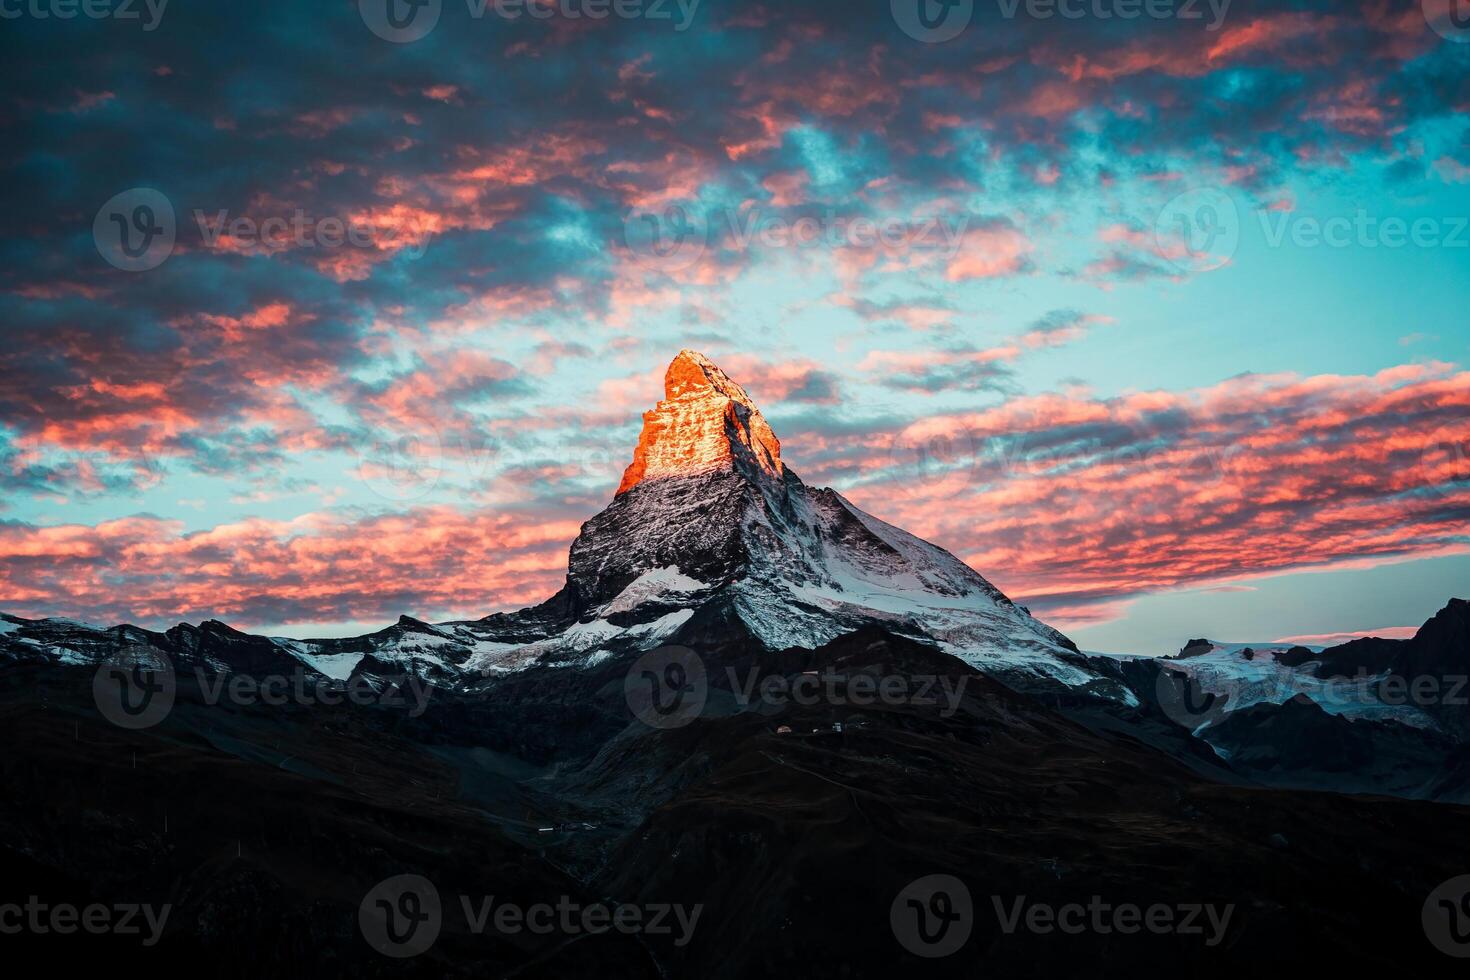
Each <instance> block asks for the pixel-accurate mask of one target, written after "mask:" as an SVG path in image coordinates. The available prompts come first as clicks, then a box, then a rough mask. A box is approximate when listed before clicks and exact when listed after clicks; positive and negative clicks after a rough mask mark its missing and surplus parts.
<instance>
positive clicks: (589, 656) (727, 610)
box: [0, 350, 1131, 701]
mask: <svg viewBox="0 0 1470 980" xmlns="http://www.w3.org/2000/svg"><path fill="white" fill-rule="evenodd" d="M664 388H665V397H664V399H663V400H662V401H660V402H659V403H658V405H657V406H655V407H654V408H653V409H652V410H651V411H648V412H646V413H645V414H644V416H643V429H642V433H641V435H640V437H639V440H638V445H637V447H636V449H635V451H634V455H633V461H632V463H631V464H630V465H629V466H628V468H627V471H626V472H625V473H624V475H623V479H622V481H621V483H620V484H619V486H618V489H617V492H616V494H615V496H614V497H613V500H612V502H611V503H610V504H609V505H608V506H607V508H606V509H604V510H603V511H602V512H601V513H599V514H597V515H596V516H594V517H593V518H592V519H591V520H589V521H587V523H586V524H584V525H583V526H582V530H581V533H580V534H579V535H578V537H577V539H576V541H574V542H573V543H572V546H571V552H570V556H569V560H568V567H567V578H566V584H565V586H564V587H563V588H562V589H561V590H560V591H559V592H558V593H557V594H556V595H555V596H553V597H551V598H550V599H548V600H547V601H546V602H544V603H542V604H540V605H538V606H534V607H531V608H528V609H523V610H521V611H519V612H515V613H502V614H495V615H492V616H488V617H486V618H484V619H481V620H476V621H468V622H451V623H443V624H439V625H431V624H428V623H424V622H421V621H419V620H415V619H412V618H410V617H406V616H405V617H403V618H402V619H400V621H399V622H398V623H397V624H396V625H394V626H392V627H389V628H388V629H385V630H382V631H379V632H377V633H373V634H369V635H367V636H362V637H353V638H348V639H332V640H295V639H287V638H273V639H270V640H269V641H265V640H264V639H263V638H258V637H257V638H251V639H252V640H253V641H259V643H263V644H265V646H266V647H268V648H269V649H271V650H273V651H277V652H279V653H280V654H284V655H287V656H289V657H291V658H294V659H295V660H297V661H299V662H301V663H303V664H305V665H306V666H308V667H309V668H311V669H312V670H316V671H320V672H322V673H325V674H328V675H331V676H347V675H348V674H350V673H351V672H352V671H354V670H358V669H359V668H360V666H361V665H362V664H363V663H364V662H366V663H367V664H368V665H370V666H373V667H374V668H377V669H381V667H382V666H383V665H393V666H395V667H398V668H402V669H408V670H411V671H413V672H414V673H418V674H421V675H423V676H427V677H431V678H433V679H435V680H436V681H439V682H441V683H445V682H453V681H454V680H455V679H460V680H463V681H465V682H469V681H472V680H474V679H477V678H479V677H483V676H494V675H497V674H503V673H506V672H511V671H517V670H520V669H523V668H525V667H529V666H532V665H544V666H577V665H586V664H589V663H595V662H597V661H600V660H602V659H606V658H607V657H610V656H615V655H618V654H621V653H626V652H628V651H634V650H646V649H651V648H653V647H655V646H658V645H660V644H666V643H697V642H708V641H710V640H718V639H719V638H720V637H721V636H722V635H729V633H730V631H741V632H742V634H743V636H744V637H749V638H753V639H755V640H757V641H758V642H759V643H760V644H761V645H763V646H764V647H765V648H767V649H770V650H773V651H774V650H782V649H787V648H791V647H804V648H808V649H810V648H815V647H817V646H820V645H821V644H823V643H826V642H828V641H830V640H832V639H834V638H836V637H838V636H840V635H842V634H844V633H848V632H851V631H853V630H855V629H858V628H861V627H863V626H869V625H880V626H883V627H884V628H886V629H888V630H890V631H892V632H894V633H897V634H900V635H907V636H911V637H914V638H917V639H922V640H929V641H931V642H934V643H935V644H937V645H938V646H940V647H941V648H942V649H944V650H946V651H947V652H950V653H952V654H954V655H955V656H957V657H959V658H961V659H963V660H965V661H966V662H968V663H970V664H972V665H974V666H976V667H977V668H980V669H982V670H985V671H987V672H990V673H993V674H996V675H999V676H1001V677H1003V678H1004V679H1006V680H1007V681H1008V682H1009V683H1011V684H1013V685H1014V686H1017V687H1021V688H1034V689H1041V690H1053V689H1060V688H1076V687H1088V688H1090V689H1093V690H1095V691H1096V692H1097V693H1101V694H1104V695H1105V696H1111V697H1115V698H1117V699H1119V700H1124V701H1127V700H1130V699H1131V696H1130V695H1129V694H1127V692H1126V691H1125V690H1124V689H1123V687H1122V685H1120V684H1118V683H1117V682H1116V681H1115V680H1112V679H1109V678H1107V677H1104V676H1102V675H1100V674H1099V673H1097V671H1096V670H1095V669H1094V668H1093V667H1091V666H1089V660H1088V658H1086V657H1084V656H1082V655H1081V654H1079V653H1078V652H1077V649H1076V647H1075V646H1074V645H1073V644H1072V642H1071V641H1070V640H1069V639H1067V637H1065V636H1063V635H1062V634H1061V633H1059V632H1058V631H1056V630H1055V629H1052V628H1051V627H1049V626H1047V625H1045V624H1044V623H1041V622H1039V621H1038V620H1036V619H1035V618H1033V617H1032V616H1031V615H1030V614H1029V613H1028V612H1027V611H1026V610H1024V609H1022V608H1021V607H1019V606H1017V605H1016V604H1015V603H1013V602H1011V601H1010V600H1009V599H1008V598H1006V596H1005V595H1003V594H1002V593H1001V592H1000V590H998V589H997V588H995V587H994V586H993V585H991V584H990V583H989V582H987V581H986V580H985V579H984V578H983V577H981V576H980V575H979V574H978V573H977V572H976V571H974V570H973V569H971V568H970V567H969V566H967V565H966V564H965V563H964V562H962V561H960V560H959V559H958V558H956V557H954V556H953V555H951V554H950V553H949V552H947V551H945V550H944V549H942V548H940V547H938V546H936V545H933V544H930V543H929V542H927V541H923V540H921V539H919V538H917V537H915V536H913V535H911V534H909V533H907V532H905V531H903V530H900V529H899V528H896V527H893V526H891V525H889V524H886V523H884V522H883V521H880V520H878V519H877V518H875V517H873V516H871V515H869V514H866V513H864V512H863V511H861V510H859V509H858V508H857V507H855V506H853V504H852V503H851V502H849V501H848V500H846V499H845V498H844V497H843V496H842V495H841V494H839V493H837V492H836V491H834V490H831V489H815V488H812V487H808V486H807V485H806V484H805V483H803V482H802V480H801V479H800V478H799V477H798V476H797V475H796V473H795V472H793V471H792V470H791V468H790V467H789V466H787V465H786V463H785V461H784V460H783V459H782V457H781V443H780V441H779V440H778V439H777V437H776V435H775V433H774V432H772V430H771V427H770V425H769V424H768V423H767V422H766V420H765V417H764V416H763V415H762V414H761V412H760V409H759V408H758V407H757V406H756V405H755V403H754V402H753V401H752V400H751V398H750V396H749V395H748V394H747V393H746V391H745V390H744V389H743V388H742V387H741V386H740V385H739V384H737V383H736V382H735V381H733V380H731V378H730V377H729V376H728V375H726V374H725V372H724V371H722V370H720V368H719V367H717V366H716V365H715V364H714V363H713V362H711V361H710V360H709V359H708V358H706V357H705V356H703V355H702V354H699V353H696V352H694V351H690V350H685V351H681V352H680V353H679V354H678V356H677V357H675V358H674V359H673V362H672V363H671V364H670V365H669V368H668V371H667V373H666V376H665V381H664ZM0 623H3V625H0V653H4V654H8V655H9V656H11V657H17V658H22V659H33V658H43V659H61V660H71V661H78V660H80V661H87V660H95V659H97V658H98V656H99V654H104V653H105V652H106V651H107V650H108V649H109V648H110V647H111V646H113V645H115V644H116V643H119V642H123V641H126V642H131V643H144V644H148V645H152V646H158V647H161V648H164V649H166V650H169V651H170V652H173V650H174V648H181V647H182V644H183V641H184V640H185V639H186V637H185V636H184V634H183V633H180V634H179V636H178V637H175V636H174V634H175V633H178V632H179V631H180V630H185V631H192V633H191V634H190V635H191V636H192V635H193V633H199V634H200V635H202V636H204V637H205V638H206V640H207V641H210V642H214V641H218V640H219V639H220V638H219V637H216V636H215V634H220V635H221V636H223V633H222V632H221V631H225V630H228V627H224V625H223V624H218V623H208V624H204V626H203V627H200V628H199V629H196V628H194V627H177V628H176V629H175V630H170V631H169V632H168V633H167V634H158V633H150V632H148V631H144V630H139V629H137V628H135V627H115V628H114V629H113V630H100V629H98V628H96V627H88V626H85V625H83V624H79V623H72V622H70V621H59V620H47V621H40V622H27V621H20V620H14V619H7V620H4V621H0ZM228 632H229V633H230V634H232V637H244V636H245V634H238V633H235V632H234V631H232V630H228ZM211 638H212V639H211ZM231 642H232V644H233V645H234V646H239V645H240V644H241V643H242V642H243V641H241V640H238V639H233V638H232V640H231ZM196 646H197V643H196ZM257 653H258V651H257ZM367 658H371V660H368V659H367Z"/></svg>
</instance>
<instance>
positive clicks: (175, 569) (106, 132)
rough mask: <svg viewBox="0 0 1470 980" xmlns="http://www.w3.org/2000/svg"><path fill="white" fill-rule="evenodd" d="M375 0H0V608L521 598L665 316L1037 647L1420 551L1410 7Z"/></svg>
mask: <svg viewBox="0 0 1470 980" xmlns="http://www.w3.org/2000/svg"><path fill="white" fill-rule="evenodd" d="M385 2H386V0H364V3H363V4H361V5H359V4H358V3H356V2H355V0H331V2H325V0H324V2H311V3H306V2H302V3H284V2H274V3H265V4H255V3H248V4H246V3H215V2H210V3H204V2H197V0H195V2H190V0H172V2H171V3H168V4H167V5H166V7H165V8H164V9H163V11H162V14H161V16H160V17H158V19H157V20H156V22H148V21H147V17H148V14H147V13H146V11H147V10H148V9H149V8H147V7H144V6H143V5H142V4H139V5H138V7H139V9H141V10H144V11H145V13H144V17H143V20H142V21H138V20H123V19H119V18H116V17H113V18H107V19H89V18H86V17H77V18H73V19H65V20H63V19H59V18H56V17H47V18H38V17H35V16H32V15H29V14H28V15H25V16H21V17H19V18H17V19H12V18H9V17H7V18H6V19H4V20H0V40H3V42H4V48H5V52H6V53H5V57H6V59H7V61H9V62H10V64H11V66H12V67H11V71H10V75H11V77H12V78H13V79H14V81H13V83H12V84H11V85H10V86H9V87H8V88H7V90H6V91H4V92H3V93H0V132H3V140H0V168H3V170H4V182H5V186H6V188H7V194H6V199H7V206H6V207H5V208H4V209H3V211H0V229H3V235H0V249H3V261H0V331H3V336H4V344H3V347H0V483H3V494H0V611H5V612H8V613H12V614H16V615H23V616H41V615H61V616H70V617H74V618H78V619H82V620H85V621H88V622H94V623H100V624H104V625H109V624H112V623H117V622H133V623H137V624H140V625H144V626H150V627H162V626H169V625H172V624H173V623H175V622H178V621H180V620H189V621H198V620H201V619H206V618H219V619H223V620H226V621H228V622H230V623H231V624H232V625H235V626H237V627H240V628H244V629H251V630H254V631H265V632H270V633H284V634H289V635H295V636H309V635H322V634H336V633H344V632H361V631H363V630H365V629H370V628H378V627H380V626H382V625H385V624H387V623H389V622H392V621H393V620H394V619H396V618H397V616H398V615H399V614H400V613H409V614H411V615H415V616H418V617H420V618H425V619H431V620H439V619H447V618H464V617H479V616H482V615H485V614H487V613H490V612H494V611H497V610H501V609H508V608H516V607H519V606H521V605H525V604H529V603H532V602H535V601H539V600H540V599H543V598H545V597H546V596H548V595H549V594H551V593H552V592H553V591H555V590H556V589H557V588H558V587H559V586H560V584H561V580H562V578H563V575H564V572H565V561H566V550H567V546H568V545H569V543H570V542H571V540H572V539H573V538H574V537H575V536H576V534H577V530H578V527H579V525H580V523H581V522H582V521H583V520H585V519H586V518H588V517H590V516H591V515H592V514H593V513H595V512H596V511H598V510H600V509H601V508H602V507H603V506H605V504H606V503H607V501H608V500H609V499H610V498H611V496H612V492H613V490H614V488H615V487H616V486H617V484H618V479H619V477H620V475H621V473H622V470H623V468H624V467H625V466H626V465H627V464H628V462H629V461H630V460H631V458H632V451H633V446H634V443H635V441H636V438H637V432H638V424H639V416H640V413H641V412H642V411H644V410H645V409H647V408H650V407H651V406H652V405H653V403H654V402H655V401H656V400H657V399H658V398H659V397H660V395H661V391H662V386H661V379H662V375H663V371H664V368H665V367H666V366H667V364H668V362H669V360H670V359H671V358H672V357H673V355H674V354H675V353H676V352H677V351H678V350H679V349H680V348H683V347H691V348H695V349H698V350H701V351H703V352H704V353H705V354H707V355H709V356H710V357H711V358H712V359H714V360H715V361H716V362H717V363H718V364H719V365H720V366H721V367H722V368H724V369H725V371H726V372H728V373H729V374H730V375H731V376H732V377H733V378H735V379H736V380H737V381H739V382H741V383H742V384H743V385H744V386H745V387H746V388H747V389H748V390H749V391H750V393H751V394H752V396H753V397H754V398H755V399H756V401H757V402H758V403H759V404H760V405H761V407H762V410H763V411H764V413H765V415H766V416H767V418H768V419H769V420H770V423H771V425H772V427H773V428H774V430H775V431H776V433H777V435H778V436H779V437H780V439H781V441H782V455H783V458H784V459H785V461H786V462H787V463H788V465H790V466H791V467H792V468H793V469H794V470H796V472H797V473H798V474H800V476H801V477H802V478H803V479H804V480H805V481H806V482H808V483H810V484H813V485H818V486H832V487H835V488H837V489H838V490H840V491H841V492H843V493H844V494H846V495H847V496H848V497H849V498H851V499H852V500H853V502H854V503H856V504H857V505H858V506H860V507H862V508H863V509H865V510H867V511H869V512H870V513H872V514H874V515H876V516H878V517H881V518H883V519H884V520H887V521H889V522H891V523H894V524H898V525H900V526H902V527H904V528H906V529H908V530H910V531H912V532H914V533H916V534H919V535H921V536H923V537H925V538H928V539H930V540H932V541H935V542H936V543H938V544H940V545H943V546H944V547H946V548H948V549H949V550H951V551H953V552H955V553H956V554H957V555H959V556H960V557H962V558H964V559H965V560H966V561H968V562H969V563H970V564H972V565H973V566H974V567H975V568H976V569H978V570H979V571H980V572H981V573H982V574H984V575H986V576H987V577H988V578H990V579H991V580H992V581H994V582H995V583H996V584H997V585H998V586H1000V587H1001V588H1002V589H1004V590H1005V591H1006V592H1007V593H1008V594H1010V595H1011V596H1012V597H1014V598H1016V599H1017V601H1020V602H1023V603H1026V604H1027V605H1029V606H1030V607H1031V609H1032V611H1033V612H1035V613H1036V614H1037V615H1038V616H1040V617H1041V618H1043V619H1045V620H1046V621H1048V622H1050V623H1052V624H1053V625H1056V626H1057V627H1058V628H1060V629H1062V630H1064V631H1065V632H1067V633H1068V634H1069V635H1070V636H1072V637H1073V638H1074V639H1075V640H1076V641H1077V642H1078V644H1079V645H1081V646H1082V647H1084V648H1086V649H1097V650H1110V651H1123V652H1140V653H1160V652H1164V651H1167V650H1173V649H1177V648H1178V647H1179V646H1180V645H1182V644H1183V643H1184V641H1185V640H1186V639H1188V638H1189V637H1192V636H1210V637H1213V638H1217V639H1222V640H1240V641H1256V640H1277V639H1283V638H1288V637H1327V635H1328V634H1353V633H1360V632H1377V633H1379V634H1380V635H1395V636H1398V635H1406V633H1405V631H1406V630H1407V629H1410V628H1412V627H1414V626H1417V625H1418V624H1419V623H1421V622H1422V621H1423V620H1425V619H1426V618H1428V617H1429V616H1430V615H1432V614H1433V613H1434V612H1435V611H1436V610H1437V609H1439V608H1440V607H1441V606H1442V605H1443V604H1444V602H1445V600H1446V599H1448V598H1449V597H1450V596H1451V595H1459V596H1465V595H1467V594H1470V530H1467V529H1470V458H1467V457H1470V370H1467V363H1470V115H1467V113H1470V43H1467V42H1470V28H1467V29H1466V30H1465V31H1464V32H1457V31H1456V29H1455V28H1454V26H1453V24H1452V23H1447V22H1445V21H1444V20H1443V19H1442V17H1440V19H1439V20H1438V21H1437V22H1436V26H1437V27H1438V28H1439V29H1438V30H1436V29H1435V28H1434V27H1432V26H1431V21H1436V18H1437V17H1439V15H1440V14H1442V13H1443V11H1442V10H1441V9H1440V8H1439V7H1437V6H1436V0H1428V2H1427V6H1421V4H1420V3H1419V2H1418V0H1413V2H1389V0H1376V2H1365V3H1361V4H1348V3H1336V2H1320V3H1310V2H1297V3H1270V4H1266V3H1250V2H1247V0H1236V2H1234V3H1230V4H1227V5H1226V7H1227V9H1226V11H1225V12H1224V15H1223V17H1222V18H1220V19H1219V20H1218V21H1217V20H1216V19H1215V15H1214V14H1213V13H1212V12H1211V11H1212V9H1217V8H1218V7H1219V4H1218V3H1217V4H1215V5H1214V7H1212V6H1211V5H1209V4H1205V3H1201V4H1199V5H1198V6H1199V9H1200V11H1201V12H1202V13H1203V17H1202V18H1187V17H1178V16H1174V17H1167V18H1150V17H1137V18H1130V19H1125V18H1121V17H1117V16H1113V17H1101V16H1099V15H1098V12H1097V11H1098V8H1097V7H1096V6H1095V5H1091V4H1089V5H1080V4H1079V5H1078V6H1077V7H1076V8H1075V9H1076V10H1080V11H1082V12H1083V15H1082V16H1080V17H1076V18H1070V17H1061V16H1054V17H1044V16H1035V11H1032V12H1030V13H1028V6H1027V5H1026V4H1025V3H1022V4H1021V5H1020V6H1019V7H1018V8H1017V7H1013V5H1012V4H1010V3H1009V2H1007V3H999V2H997V0H989V2H987V0H973V3H968V2H965V0H961V2H960V4H959V6H958V7H956V8H953V9H952V10H951V11H950V12H951V13H952V14H954V15H955V16H958V15H960V14H961V13H963V12H964V11H966V10H968V11H969V16H970V19H969V21H968V23H967V24H966V25H965V26H964V27H963V29H961V30H959V32H958V33H957V35H956V36H954V37H952V38H951V39H949V40H944V41H942V42H941V41H937V40H936V39H934V38H932V37H931V38H928V39H924V38H922V37H915V36H913V35H914V34H916V33H917V34H920V35H922V34H924V31H923V30H922V29H917V28H915V27H914V23H915V21H914V20H913V18H912V17H911V16H909V15H912V14H913V10H912V6H913V4H914V3H916V2H918V0H891V2H890V0H830V2H805V0H783V2H781V3H775V4H770V5H762V4H756V3H746V2H735V0H702V2H699V3H694V2H693V0H684V3H683V4H678V3H675V2H673V0H667V2H660V3H658V4H657V10H655V9H650V8H652V7H653V5H654V2H655V0H643V2H641V3H634V2H633V0H628V2H629V9H633V8H638V9H641V10H642V12H643V16H639V17H633V18H619V17H617V16H609V17H606V18H604V19H593V18H592V17H589V16H580V17H571V16H568V9H569V7H568V4H570V5H571V8H570V9H571V10H572V11H573V12H577V8H578V7H579V6H580V4H579V3H578V2H576V0H559V2H558V3H557V4H554V5H552V6H550V7H549V8H547V9H546V10H545V11H543V13H546V14H547V16H539V17H534V18H533V17H530V16H524V15H523V16H521V17H519V19H515V20H512V19H508V18H507V17H504V16H501V15H499V14H497V13H496V12H495V8H494V6H493V4H492V6H491V7H490V8H488V9H486V11H485V12H484V15H483V16H480V17H475V16H473V15H472V13H471V8H469V7H467V6H466V3H465V0H443V2H442V4H438V5H436V6H438V7H442V9H440V10H439V11H438V20H437V23H436V24H435V25H434V27H433V29H432V30H430V31H429V32H428V33H427V35H426V36H424V37H421V38H419V39H416V40H405V39H402V38H400V39H399V40H398V41H392V40H386V39H384V38H383V37H380V36H379V33H382V32H383V27H382V23H381V21H380V20H377V19H375V18H376V17H377V16H378V14H381V11H377V13H375V12H374V11H375V9H376V6H381V5H382V4H383V3H385ZM582 2H585V0H582ZM925 2H928V0H925ZM906 3H907V4H908V5H909V6H908V8H905V4H906ZM10 6H12V7H14V9H17V10H20V9H22V8H21V7H19V6H15V5H14V4H11V5H10ZM472 6H473V5H472ZM593 6H594V7H595V6H596V0H593ZM971 8H972V9H971ZM7 9H9V7H7ZM517 9H519V8H517ZM934 9H935V10H938V9H940V8H938V7H937V6H936V7H935V8H934ZM1012 9H1014V10H1015V11H1016V12H1015V14H1014V15H1013V16H1008V15H1007V11H1009V10H1012ZM1101 9H1103V10H1107V9H1109V7H1108V5H1107V4H1103V5H1102V8H1101ZM1426 10H1428V15H1427V16H1426ZM905 11H907V12H905ZM1437 11H1438V13H1437ZM656 13H662V14H664V15H666V16H662V17H660V16H653V15H654V14H656ZM149 23H152V26H151V28H150V27H149V26H148V25H149ZM906 27H907V28H908V29H907V30H906V29H905V28H906ZM374 28H377V32H375V30H374ZM139 188H144V189H148V191H149V192H151V193H145V192H143V191H139V190H138V189H139ZM117 195H122V196H121V197H120V198H117V200H116V201H114V200H113V199H114V198H115V196H117ZM160 200H162V201H163V202H165V204H166V206H167V207H171V208H172V210H173V212H174V215H175V217H174V220H173V222H172V223H171V224H170V223H169V222H168V221H167V215H166V214H165V213H164V211H163V209H162V208H161V207H160V206H159V202H160ZM140 204H146V205H148V206H149V207H151V208H152V211H151V212H140V211H139V210H138V208H139V206H140ZM113 215H118V216H120V219H115V218H114V217H113ZM149 215H151V218H150V217H149ZM237 219H244V220H243V221H238V220H237ZM272 219H273V220H272ZM150 221H156V222H158V223H157V225H156V228H155V230H160V229H161V230H166V231H167V232H168V235H171V236H172V238H173V245H172V248H171V250H169V249H168V247H167V237H168V236H164V237H163V238H158V239H157V240H158V241H159V242H160V244H161V246H162V248H163V252H161V253H159V252H150V253H148V254H146V255H145V256H144V257H143V258H141V259H136V260H135V259H130V258H129V257H128V256H127V255H126V254H124V253H122V252H120V249H121V248H123V247H124V246H126V245H128V244H129V243H130V242H131V243H134V244H136V242H137V240H138V239H137V238H135V237H133V236H136V235H141V231H142V230H143V228H144V226H145V225H147V227H154V226H153V225H151V224H148V222H150ZM135 222H141V223H142V224H135ZM1181 222H1183V224H1181ZM232 223H233V225H232ZM129 225H132V227H128V226H129ZM120 227H122V228H127V230H128V231H129V236H130V237H129V239H128V241H126V242H120V241H119V240H118V237H117V236H118V235H119V234H121V232H120V231H119V228H120ZM272 228H273V229H274V230H272ZM344 228H348V229H351V230H352V231H353V232H354V234H352V235H349V236H345V240H344V235H343V233H342V231H343V229H344ZM283 229H284V230H283ZM651 234H652V235H656V236H657V237H656V239H651V238H650V235H651ZM109 235H110V236H112V237H111V238H109ZM665 246H667V247H665ZM155 260H157V261H156V262H155ZM130 265H132V266H140V265H151V266H152V267H151V268H133V269H129V268H127V267H128V266H130ZM118 266H123V267H122V268H120V267H118ZM1309 642H1310V641H1309ZM1319 642H1330V639H1322V640H1319Z"/></svg>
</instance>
